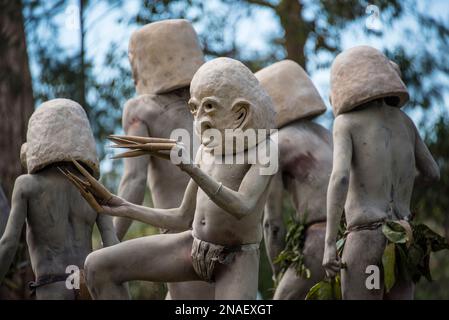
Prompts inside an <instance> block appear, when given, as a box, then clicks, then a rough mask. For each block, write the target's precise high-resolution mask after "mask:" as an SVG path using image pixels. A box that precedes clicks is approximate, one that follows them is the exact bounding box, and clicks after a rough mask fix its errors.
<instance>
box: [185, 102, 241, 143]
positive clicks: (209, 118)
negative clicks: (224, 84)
mask: <svg viewBox="0 0 449 320" xmlns="http://www.w3.org/2000/svg"><path fill="white" fill-rule="evenodd" d="M189 108H190V111H191V112H192V114H193V116H194V127H195V131H196V133H197V134H198V136H199V137H200V138H201V143H202V144H203V145H204V146H206V147H209V148H214V147H216V146H218V145H219V144H222V143H223V142H224V140H225V130H226V129H242V127H243V125H244V123H245V120H246V119H247V117H248V111H249V103H248V102H247V101H246V100H244V99H234V100H233V99H232V98H219V97H217V96H216V95H205V96H201V95H199V96H198V97H192V98H191V99H190V101H189ZM218 133H219V134H221V139H220V140H221V141H217V138H218V137H217V134H218Z"/></svg>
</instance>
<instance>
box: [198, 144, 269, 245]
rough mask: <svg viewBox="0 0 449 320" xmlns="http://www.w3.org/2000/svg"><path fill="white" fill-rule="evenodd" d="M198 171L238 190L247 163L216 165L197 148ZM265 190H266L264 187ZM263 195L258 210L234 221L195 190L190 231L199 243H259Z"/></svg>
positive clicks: (248, 165)
mask: <svg viewBox="0 0 449 320" xmlns="http://www.w3.org/2000/svg"><path fill="white" fill-rule="evenodd" d="M199 152H201V156H202V157H201V160H200V163H199V166H200V168H201V169H202V170H203V171H204V172H205V173H206V174H208V175H210V176H211V177H213V178H214V179H216V180H217V181H220V182H221V183H223V186H226V187H228V188H230V189H232V190H234V191H238V190H239V187H240V183H241V182H242V180H243V177H244V176H245V175H246V173H247V172H248V170H249V168H250V167H251V165H250V164H216V163H214V162H213V161H212V158H213V155H211V154H210V153H209V152H208V151H205V150H204V149H201V148H200V151H199ZM267 189H268V188H267ZM266 193H267V192H265V195H264V197H263V199H262V201H260V204H259V207H260V208H258V210H256V212H255V213H254V214H251V215H249V216H247V217H244V218H242V219H237V218H235V217H234V216H232V215H231V214H230V213H228V212H226V211H225V210H224V209H222V208H220V207H219V206H218V205H216V204H215V203H214V202H213V201H212V200H211V199H210V198H209V196H208V195H207V194H206V193H205V192H204V191H203V190H202V189H201V188H198V193H197V198H196V211H195V217H194V220H193V231H194V233H195V235H196V236H197V237H198V238H200V239H201V240H204V241H208V242H211V243H215V244H222V245H240V244H248V243H259V242H260V241H261V239H262V234H263V233H262V220H261V219H262V212H263V207H264V205H265V198H266Z"/></svg>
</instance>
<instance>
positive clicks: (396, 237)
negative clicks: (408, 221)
mask: <svg viewBox="0 0 449 320" xmlns="http://www.w3.org/2000/svg"><path fill="white" fill-rule="evenodd" d="M382 232H383V234H384V235H385V237H386V238H387V239H388V240H389V241H390V242H393V243H406V242H407V241H408V240H409V238H408V236H407V232H406V230H405V228H404V227H403V226H402V225H401V224H400V223H398V222H396V221H386V222H385V223H384V224H383V226H382Z"/></svg>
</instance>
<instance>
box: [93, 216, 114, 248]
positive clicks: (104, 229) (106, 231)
mask: <svg viewBox="0 0 449 320" xmlns="http://www.w3.org/2000/svg"><path fill="white" fill-rule="evenodd" d="M97 227H98V230H99V231H100V235H101V240H102V242H103V248H104V247H109V246H113V245H114V244H117V243H119V242H120V241H119V240H118V238H117V235H116V234H115V229H114V224H113V223H112V217H111V216H108V215H104V214H98V215H97Z"/></svg>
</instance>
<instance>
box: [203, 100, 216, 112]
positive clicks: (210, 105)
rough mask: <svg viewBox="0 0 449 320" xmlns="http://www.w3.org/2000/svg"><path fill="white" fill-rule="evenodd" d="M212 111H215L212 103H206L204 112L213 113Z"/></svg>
mask: <svg viewBox="0 0 449 320" xmlns="http://www.w3.org/2000/svg"><path fill="white" fill-rule="evenodd" d="M212 110H214V106H213V105H212V103H210V102H206V103H205V104H204V111H206V112H210V111H212Z"/></svg>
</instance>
